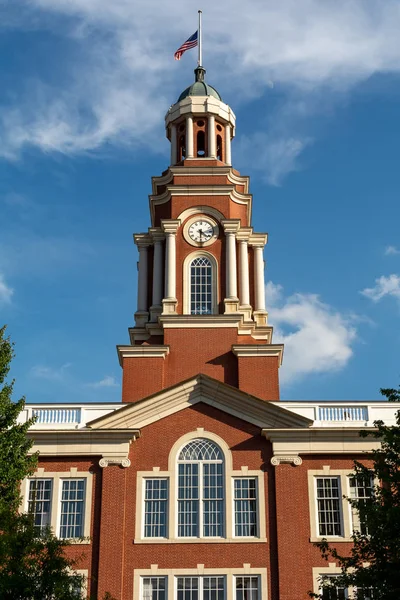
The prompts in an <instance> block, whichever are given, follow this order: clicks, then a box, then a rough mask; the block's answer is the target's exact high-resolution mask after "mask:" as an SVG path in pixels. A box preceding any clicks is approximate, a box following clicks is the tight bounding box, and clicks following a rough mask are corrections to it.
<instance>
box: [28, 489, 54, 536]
mask: <svg viewBox="0 0 400 600" xmlns="http://www.w3.org/2000/svg"><path fill="white" fill-rule="evenodd" d="M52 491H53V480H52V479H31V481H30V482H29V498H28V512H29V513H31V514H32V515H33V520H34V524H35V527H36V528H37V529H38V531H42V530H43V529H44V528H45V527H47V526H49V525H50V520H51V497H52Z"/></svg>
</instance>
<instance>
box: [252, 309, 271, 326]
mask: <svg viewBox="0 0 400 600" xmlns="http://www.w3.org/2000/svg"><path fill="white" fill-rule="evenodd" d="M253 318H254V321H255V322H256V325H257V327H263V326H265V325H267V324H268V313H267V311H266V310H255V311H254V312H253Z"/></svg>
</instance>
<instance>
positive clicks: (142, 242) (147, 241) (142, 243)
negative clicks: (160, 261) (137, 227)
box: [133, 233, 152, 250]
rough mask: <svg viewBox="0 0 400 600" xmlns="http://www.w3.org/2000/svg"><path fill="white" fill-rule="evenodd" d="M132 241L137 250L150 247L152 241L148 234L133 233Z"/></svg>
mask: <svg viewBox="0 0 400 600" xmlns="http://www.w3.org/2000/svg"><path fill="white" fill-rule="evenodd" d="M133 240H134V242H135V244H136V246H137V247H138V249H139V250H141V249H142V248H147V247H148V246H151V244H152V241H151V237H150V236H149V234H148V233H134V234H133Z"/></svg>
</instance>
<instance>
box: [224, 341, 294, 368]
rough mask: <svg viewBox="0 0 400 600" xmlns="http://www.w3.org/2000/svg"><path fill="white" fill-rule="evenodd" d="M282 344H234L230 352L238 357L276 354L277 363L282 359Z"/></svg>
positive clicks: (280, 362)
mask: <svg viewBox="0 0 400 600" xmlns="http://www.w3.org/2000/svg"><path fill="white" fill-rule="evenodd" d="M283 349H284V345H283V344H243V345H241V344H240V345H239V344H234V345H233V346H232V352H233V354H234V355H235V356H237V357H238V358H254V357H255V356H263V357H267V356H277V357H278V358H279V365H281V364H282V360H283Z"/></svg>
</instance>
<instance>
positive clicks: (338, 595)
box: [322, 576, 348, 600]
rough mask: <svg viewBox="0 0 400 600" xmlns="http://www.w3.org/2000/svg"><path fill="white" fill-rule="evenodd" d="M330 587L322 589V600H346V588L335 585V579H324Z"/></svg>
mask: <svg viewBox="0 0 400 600" xmlns="http://www.w3.org/2000/svg"><path fill="white" fill-rule="evenodd" d="M324 579H325V581H326V580H329V581H330V583H331V584H332V585H329V586H328V587H324V588H322V600H347V598H348V595H347V588H344V587H343V586H342V585H335V577H334V576H333V577H324Z"/></svg>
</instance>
